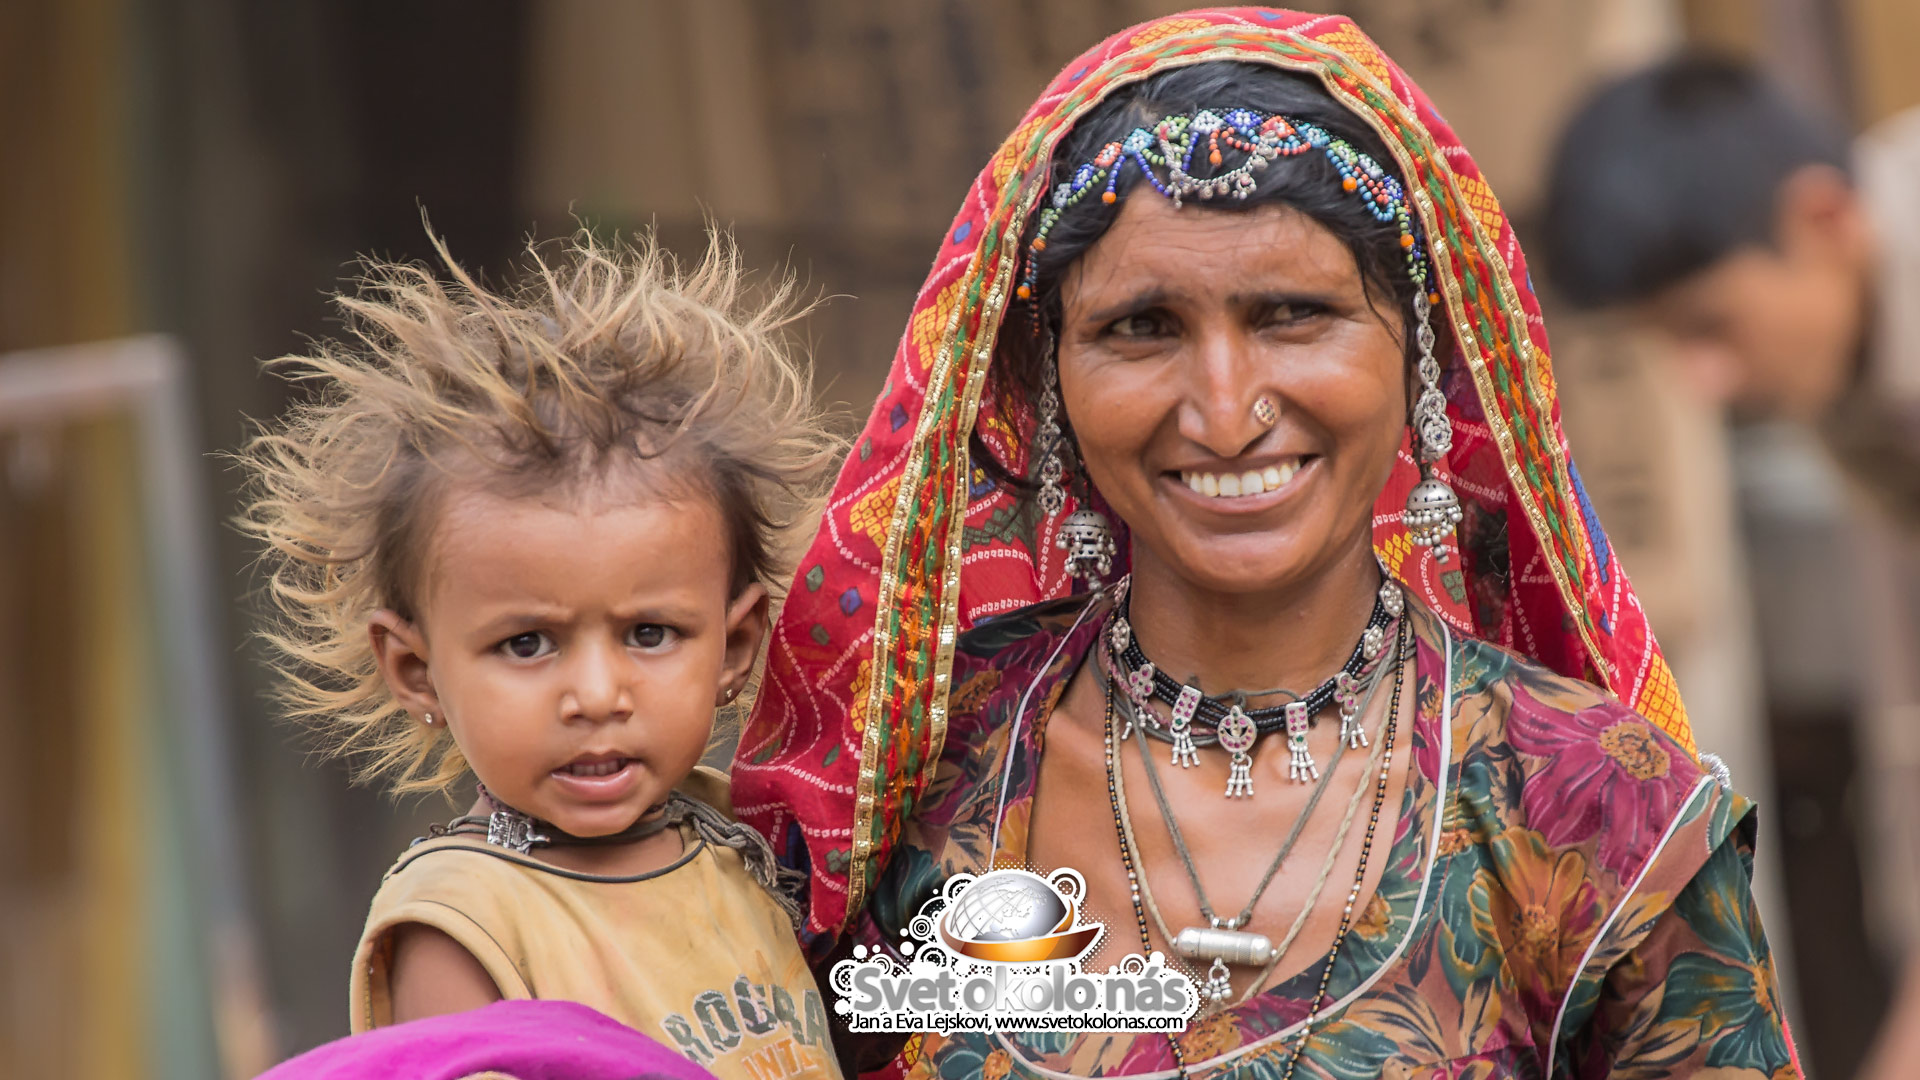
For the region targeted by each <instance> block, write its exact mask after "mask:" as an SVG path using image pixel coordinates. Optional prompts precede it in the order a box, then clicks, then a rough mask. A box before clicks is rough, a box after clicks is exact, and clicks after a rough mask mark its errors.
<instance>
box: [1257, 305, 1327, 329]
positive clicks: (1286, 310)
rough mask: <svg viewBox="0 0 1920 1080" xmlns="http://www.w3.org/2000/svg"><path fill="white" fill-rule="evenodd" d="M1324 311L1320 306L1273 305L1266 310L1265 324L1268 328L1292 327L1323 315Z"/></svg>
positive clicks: (1322, 306)
mask: <svg viewBox="0 0 1920 1080" xmlns="http://www.w3.org/2000/svg"><path fill="white" fill-rule="evenodd" d="M1326 310H1327V309H1326V307H1325V306H1324V305H1321V304H1310V303H1298V304H1275V305H1273V306H1272V307H1271V308H1268V309H1267V317H1266V320H1265V322H1266V325H1268V326H1292V325H1293V324H1295V323H1300V322H1305V321H1307V320H1308V319H1311V318H1313V317H1314V316H1316V315H1320V314H1324V313H1325V312H1326Z"/></svg>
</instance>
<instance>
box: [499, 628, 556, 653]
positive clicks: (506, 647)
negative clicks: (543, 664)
mask: <svg viewBox="0 0 1920 1080" xmlns="http://www.w3.org/2000/svg"><path fill="white" fill-rule="evenodd" d="M552 648H553V641H552V639H550V638H548V637H547V635H545V634H543V633H541V632H540V631H538V630H529V631H527V632H526V633H524V634H515V635H513V636H512V637H510V638H508V639H507V640H505V641H503V642H501V643H500V651H501V652H504V653H506V654H507V655H508V656H511V657H513V658H514V659H516V660H532V659H534V658H536V657H540V656H545V655H546V654H547V653H548V652H549V651H551V650H552Z"/></svg>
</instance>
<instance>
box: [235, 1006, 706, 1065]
mask: <svg viewBox="0 0 1920 1080" xmlns="http://www.w3.org/2000/svg"><path fill="white" fill-rule="evenodd" d="M484 1072H500V1073H505V1074H506V1075H508V1076H511V1077H514V1078H515V1080H713V1074H712V1073H710V1072H708V1071H707V1070H705V1069H703V1068H701V1067H700V1066H698V1065H695V1064H694V1063H692V1062H691V1061H688V1060H687V1059H685V1058H683V1057H681V1056H680V1055H679V1054H676V1053H674V1052H673V1051H672V1050H669V1049H667V1048H666V1047H665V1046H663V1045H661V1044H660V1043H658V1042H655V1041H654V1040H652V1039H650V1038H648V1037H647V1036H645V1035H642V1034H640V1033H639V1032H638V1031H635V1030H633V1029H632V1028H630V1027H627V1026H626V1025H624V1024H621V1023H620V1022H618V1021H616V1020H613V1019H610V1018H608V1017H606V1016H602V1015H601V1014H600V1013H597V1012H595V1011H594V1010H592V1009H589V1008H587V1007H586V1006H585V1005H578V1004H575V1003H573V1002H571V1001H500V1002H495V1003H494V1004H492V1005H489V1006H487V1007H486V1008H484V1009H475V1010H473V1011H471V1012H463V1013H453V1014H450V1015H447V1016H435V1017H431V1018H429V1019H426V1020H415V1021H413V1022H412V1023H407V1024H395V1025H393V1026H392V1027H384V1028H379V1029H376V1030H374V1031H369V1032H366V1033H364V1034H361V1035H354V1036H351V1037H349V1038H345V1039H338V1040H335V1041H334V1042H330V1043H327V1044H326V1045H325V1046H319V1047H315V1048H314V1049H312V1050H309V1051H307V1052H306V1053H304V1054H301V1055H300V1056H299V1057H296V1058H293V1059H291V1060H289V1061H284V1062H281V1063H280V1064H279V1065H276V1066H274V1067H273V1068H271V1069H269V1070H267V1071H266V1072H265V1073H262V1074H261V1076H260V1080H393V1078H396V1077H406V1078H407V1080H460V1078H461V1077H466V1076H472V1075H474V1074H475V1073H484Z"/></svg>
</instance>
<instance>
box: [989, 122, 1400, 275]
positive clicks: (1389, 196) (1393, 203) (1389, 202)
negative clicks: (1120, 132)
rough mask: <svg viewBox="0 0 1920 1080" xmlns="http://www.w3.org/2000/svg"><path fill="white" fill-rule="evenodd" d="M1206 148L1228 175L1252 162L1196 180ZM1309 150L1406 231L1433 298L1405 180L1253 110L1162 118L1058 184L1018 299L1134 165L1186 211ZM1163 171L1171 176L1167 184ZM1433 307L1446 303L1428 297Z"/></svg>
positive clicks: (1344, 145) (1328, 139) (1234, 192)
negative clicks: (1060, 238)
mask: <svg viewBox="0 0 1920 1080" xmlns="http://www.w3.org/2000/svg"><path fill="white" fill-rule="evenodd" d="M1202 143H1205V144H1206V159H1207V160H1206V164H1207V166H1209V167H1210V169H1211V170H1221V166H1222V165H1223V164H1224V163H1225V153H1224V152H1223V150H1222V149H1221V148H1222V146H1223V145H1224V146H1225V147H1226V148H1227V149H1231V150H1237V151H1239V152H1240V153H1242V154H1245V155H1246V160H1244V161H1242V162H1241V163H1240V164H1238V165H1236V166H1234V167H1233V168H1231V169H1225V170H1221V171H1212V172H1211V175H1208V176H1196V175H1194V172H1193V168H1194V161H1193V159H1194V155H1195V154H1196V153H1198V152H1199V150H1200V147H1201V144H1202ZM1309 150H1318V151H1320V152H1321V153H1324V154H1325V155H1326V156H1327V160H1328V161H1331V162H1332V163H1333V167H1334V168H1335V169H1338V170H1339V171H1340V185H1341V186H1342V187H1344V188H1345V189H1346V190H1348V191H1350V192H1353V193H1354V194H1355V195H1356V196H1357V197H1358V198H1359V199H1360V202H1361V204H1362V205H1364V206H1365V207H1366V208H1367V210H1368V211H1369V212H1370V213H1372V214H1373V216H1374V218H1375V219H1376V220H1378V221H1382V222H1388V221H1391V222H1395V223H1397V224H1398V225H1399V226H1400V246H1401V247H1402V248H1404V249H1405V250H1406V255H1407V276H1408V277H1410V278H1412V280H1413V283H1414V284H1415V286H1417V287H1418V288H1419V289H1420V291H1421V292H1423V293H1425V292H1427V289H1428V286H1427V253H1426V247H1425V245H1423V244H1422V243H1421V242H1420V236H1419V233H1418V231H1417V230H1416V229H1415V228H1414V223H1413V214H1412V213H1411V212H1410V211H1409V210H1408V209H1407V193H1406V191H1405V190H1404V189H1403V188H1402V187H1401V186H1400V181H1398V180H1396V179H1394V177H1393V176H1392V175H1391V174H1389V173H1388V172H1387V170H1385V169H1383V168H1381V167H1380V163H1379V162H1377V161H1375V160H1373V158H1372V157H1370V156H1369V155H1367V154H1365V153H1362V152H1361V151H1359V150H1357V149H1355V148H1354V146H1353V144H1351V143H1349V142H1347V141H1346V140H1345V139H1342V138H1339V137H1337V136H1335V135H1331V134H1329V133H1328V132H1327V130H1326V129H1325V128H1322V127H1320V126H1319V125H1318V124H1314V123H1310V122H1308V121H1306V120H1294V119H1292V118H1290V117H1286V116H1281V115H1279V114H1277V113H1273V114H1269V113H1263V112H1258V111H1255V110H1253V109H1240V108H1234V109H1226V110H1224V111H1215V110H1213V109H1201V110H1199V111H1197V112H1195V113H1193V114H1192V115H1187V114H1185V113H1177V114H1175V115H1172V116H1167V117H1163V118H1161V119H1160V120H1159V121H1158V122H1157V123H1155V124H1154V125H1153V126H1152V127H1137V128H1134V129H1133V130H1132V131H1131V132H1129V133H1128V134H1127V137H1126V138H1125V139H1123V140H1121V141H1119V142H1110V143H1108V144H1107V145H1105V146H1103V147H1101V148H1100V152H1099V153H1098V154H1095V155H1094V157H1093V160H1092V161H1089V162H1085V163H1083V164H1081V165H1080V166H1079V167H1078V168H1076V169H1074V170H1073V175H1072V177H1071V178H1069V179H1067V180H1065V181H1063V182H1061V183H1060V184H1058V185H1056V186H1055V187H1054V189H1053V194H1052V196H1051V197H1050V198H1049V200H1048V205H1047V206H1045V207H1043V208H1042V209H1041V211H1040V217H1039V226H1038V228H1037V229H1035V231H1034V234H1033V241H1032V242H1031V243H1030V244H1028V245H1027V267H1026V273H1025V275H1024V276H1023V277H1022V279H1021V283H1020V287H1019V289H1018V290H1016V295H1018V296H1019V297H1020V299H1022V300H1031V299H1032V298H1033V286H1034V279H1035V278H1036V277H1037V276H1038V272H1039V271H1038V256H1039V254H1040V252H1042V251H1045V250H1046V248H1047V235H1048V234H1049V233H1051V232H1052V231H1053V227H1054V226H1055V225H1056V224H1058V223H1059V221H1060V218H1061V216H1062V215H1063V214H1065V213H1066V212H1067V211H1068V210H1070V209H1072V208H1073V207H1074V206H1075V205H1077V204H1078V203H1079V202H1080V200H1081V199H1083V198H1085V197H1086V196H1087V193H1088V192H1091V191H1094V190H1099V191H1100V201H1101V202H1105V203H1112V202H1114V201H1116V200H1117V199H1118V198H1119V193H1118V191H1117V190H1116V189H1117V187H1118V185H1119V183H1120V175H1121V173H1123V172H1124V171H1125V170H1126V168H1127V164H1128V163H1129V162H1132V163H1133V164H1135V165H1137V166H1138V167H1139V169H1140V174H1141V175H1142V176H1144V177H1146V179H1147V182H1148V183H1150V184H1152V185H1153V189H1154V190H1155V191H1158V192H1159V193H1160V194H1162V195H1165V196H1166V197H1167V198H1169V199H1171V200H1173V205H1174V206H1176V207H1177V206H1179V205H1181V204H1182V203H1183V202H1185V201H1186V200H1187V199H1190V198H1194V197H1196V196H1197V197H1199V198H1201V199H1212V198H1214V197H1215V196H1225V195H1231V196H1232V197H1234V198H1236V199H1244V198H1246V197H1247V196H1248V195H1250V194H1252V193H1253V191H1254V188H1255V187H1256V186H1257V185H1258V181H1257V180H1256V179H1255V177H1254V174H1255V173H1257V172H1260V171H1261V170H1263V169H1265V168H1266V167H1267V165H1268V164H1269V163H1270V162H1272V161H1273V159H1275V158H1277V157H1292V156H1293V155H1295V154H1304V153H1306V152H1308V151H1309ZM1155 170H1160V171H1162V172H1164V173H1165V178H1164V179H1163V178H1162V177H1161V175H1160V173H1158V172H1156V171H1155ZM1428 300H1429V302H1433V301H1437V300H1438V297H1435V296H1431V295H1429V296H1428Z"/></svg>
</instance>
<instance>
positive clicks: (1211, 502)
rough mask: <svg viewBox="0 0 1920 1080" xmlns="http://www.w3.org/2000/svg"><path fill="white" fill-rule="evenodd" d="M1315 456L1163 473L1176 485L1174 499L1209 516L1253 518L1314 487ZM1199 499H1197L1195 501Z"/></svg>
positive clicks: (1267, 457) (1251, 460)
mask: <svg viewBox="0 0 1920 1080" xmlns="http://www.w3.org/2000/svg"><path fill="white" fill-rule="evenodd" d="M1319 461H1320V458H1319V456H1318V455H1315V454H1296V455H1288V456H1285V457H1279V458H1275V457H1272V456H1266V457H1260V458H1248V459H1247V460H1245V461H1234V462H1223V463H1221V464H1218V465H1206V466H1195V467H1192V468H1183V469H1178V470H1174V471H1170V472H1167V473H1163V474H1161V475H1162V479H1163V480H1170V481H1172V482H1173V484H1174V487H1175V491H1174V497H1176V498H1180V499H1184V500H1186V501H1187V502H1189V503H1192V504H1193V505H1195V506H1197V507H1199V508H1200V509H1202V510H1204V511H1206V512H1207V513H1214V514H1251V513H1259V512H1261V511H1265V510H1270V509H1272V508H1273V507H1275V506H1278V505H1280V504H1281V503H1283V502H1290V501H1291V499H1290V496H1293V495H1296V494H1297V493H1299V492H1300V491H1301V490H1303V489H1304V488H1305V487H1306V485H1308V484H1310V483H1312V481H1313V475H1314V466H1315V465H1316V464H1318V462H1319ZM1196 497H1197V498H1196Z"/></svg>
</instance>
